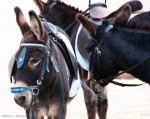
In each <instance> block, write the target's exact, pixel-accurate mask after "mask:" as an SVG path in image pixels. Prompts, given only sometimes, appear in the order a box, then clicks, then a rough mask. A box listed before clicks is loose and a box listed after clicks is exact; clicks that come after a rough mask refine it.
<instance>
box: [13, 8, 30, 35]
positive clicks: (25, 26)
mask: <svg viewBox="0 0 150 119" xmlns="http://www.w3.org/2000/svg"><path fill="white" fill-rule="evenodd" d="M14 11H15V13H16V21H17V23H18V25H19V27H20V30H21V32H22V34H23V35H24V34H25V33H26V32H27V31H29V30H30V26H29V25H28V23H27V21H26V19H25V17H24V15H23V13H22V11H21V9H20V8H19V7H15V8H14Z"/></svg>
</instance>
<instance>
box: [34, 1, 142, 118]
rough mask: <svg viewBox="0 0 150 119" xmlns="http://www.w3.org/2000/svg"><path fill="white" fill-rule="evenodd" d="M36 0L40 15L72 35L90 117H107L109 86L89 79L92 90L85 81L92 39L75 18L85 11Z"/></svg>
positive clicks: (139, 5) (55, 2)
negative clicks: (97, 83) (86, 46)
mask: <svg viewBox="0 0 150 119" xmlns="http://www.w3.org/2000/svg"><path fill="white" fill-rule="evenodd" d="M34 2H35V4H36V5H37V6H38V8H39V9H40V13H41V14H40V16H42V17H44V18H45V19H46V20H47V21H49V22H51V23H53V24H55V25H57V26H59V27H61V28H62V29H64V30H65V31H66V33H67V34H68V35H69V37H70V42H71V44H72V46H73V47H74V50H75V52H76V56H77V60H78V63H79V66H80V77H81V79H82V80H84V81H83V83H82V88H83V91H84V99H85V104H86V107H87V112H88V118H89V119H94V118H95V116H96V111H97V112H98V115H99V118H101V119H105V118H106V112H107V107H108V102H107V88H106V87H102V86H100V85H99V86H98V85H96V84H95V83H94V82H93V81H91V80H89V81H88V82H87V85H88V86H89V87H90V88H91V89H92V90H91V89H89V87H87V85H86V83H85V81H86V80H87V79H88V71H89V56H88V52H87V51H86V50H85V45H86V44H87V43H88V42H90V40H89V38H88V32H87V31H86V30H85V29H84V28H82V26H80V25H79V24H78V23H76V20H75V15H76V14H77V13H82V14H85V13H84V12H83V11H81V10H79V9H75V8H74V7H72V6H69V5H66V4H65V3H63V2H60V1H57V0H49V1H48V2H47V3H44V2H42V1H41V0H34ZM135 3H136V2H135ZM129 4H130V3H129ZM131 6H132V8H133V7H134V8H133V10H132V11H136V10H139V9H141V8H142V4H141V3H140V2H138V4H137V6H138V7H136V5H131ZM117 13H118V12H117ZM115 15H116V14H115ZM70 24H72V25H70ZM79 26H80V28H79ZM78 29H79V30H78ZM90 82H91V83H92V84H91V83H90ZM93 84H94V85H93ZM97 87H98V88H97ZM93 91H94V92H93ZM95 94H96V95H95ZM96 108H97V109H96Z"/></svg>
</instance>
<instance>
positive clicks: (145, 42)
mask: <svg viewBox="0 0 150 119" xmlns="http://www.w3.org/2000/svg"><path fill="white" fill-rule="evenodd" d="M113 31H114V32H116V33H117V34H119V35H120V36H121V37H122V38H123V37H124V38H123V39H125V40H126V41H127V42H129V43H130V44H134V45H135V44H136V45H139V47H142V46H144V47H145V48H146V47H149V44H150V40H149V39H150V33H149V32H146V31H141V30H136V29H129V28H122V27H115V28H114V29H113ZM126 36H130V38H126Z"/></svg>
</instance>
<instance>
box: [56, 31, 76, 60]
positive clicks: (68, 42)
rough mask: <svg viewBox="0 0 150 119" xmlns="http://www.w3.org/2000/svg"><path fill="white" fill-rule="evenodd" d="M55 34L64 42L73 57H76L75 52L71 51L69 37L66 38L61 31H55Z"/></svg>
mask: <svg viewBox="0 0 150 119" xmlns="http://www.w3.org/2000/svg"><path fill="white" fill-rule="evenodd" d="M57 36H59V37H60V38H61V39H62V41H63V42H64V43H65V44H66V46H67V49H68V50H69V51H70V52H71V53H72V55H73V56H74V58H75V59H76V57H75V53H74V51H73V48H72V45H71V43H70V41H69V39H68V38H67V37H66V36H65V35H64V34H63V33H61V32H58V33H57Z"/></svg>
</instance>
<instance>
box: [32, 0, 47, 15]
mask: <svg viewBox="0 0 150 119" xmlns="http://www.w3.org/2000/svg"><path fill="white" fill-rule="evenodd" d="M33 2H34V3H35V4H36V5H37V6H38V8H39V9H40V12H42V11H44V4H46V3H44V2H43V1H42V0H33Z"/></svg>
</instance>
